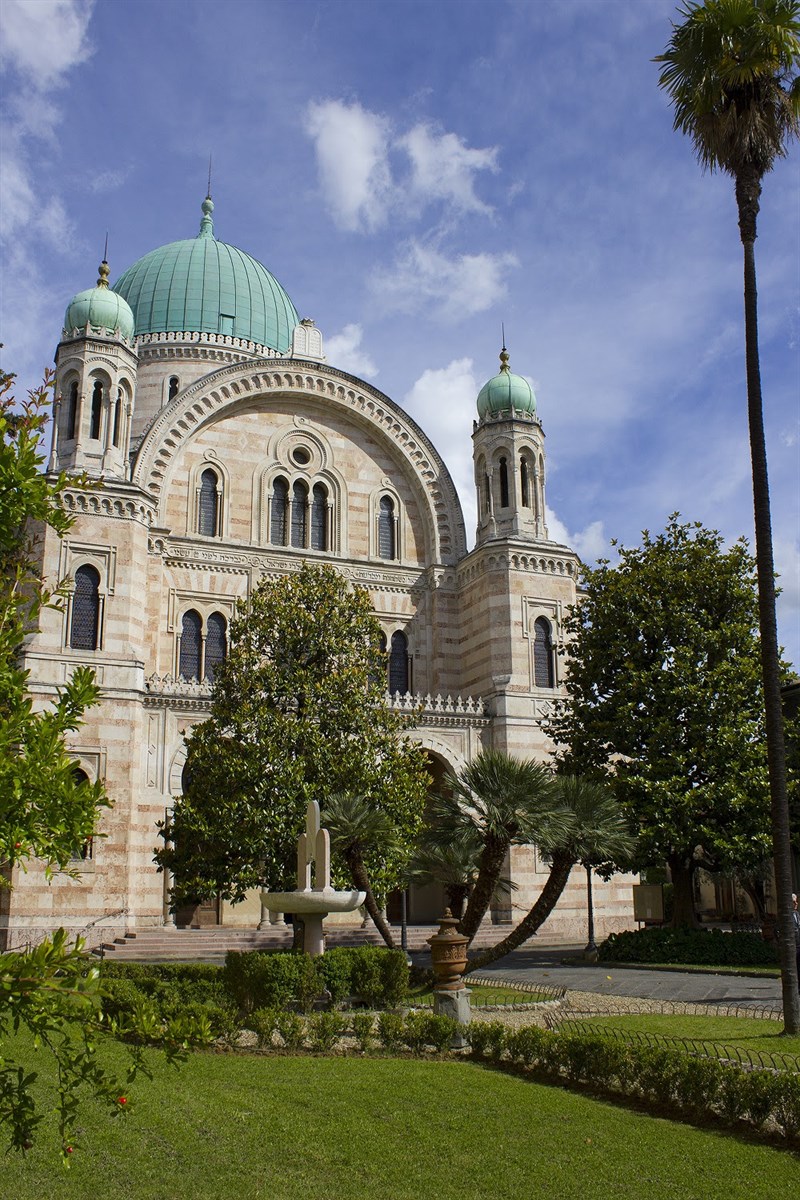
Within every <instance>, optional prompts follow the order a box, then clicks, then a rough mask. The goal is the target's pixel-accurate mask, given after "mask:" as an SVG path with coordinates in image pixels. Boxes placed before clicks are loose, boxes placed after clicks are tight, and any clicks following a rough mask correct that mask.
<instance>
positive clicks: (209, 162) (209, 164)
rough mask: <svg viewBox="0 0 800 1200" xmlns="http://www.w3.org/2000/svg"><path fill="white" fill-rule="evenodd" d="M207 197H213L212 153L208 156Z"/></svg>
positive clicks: (208, 198)
mask: <svg viewBox="0 0 800 1200" xmlns="http://www.w3.org/2000/svg"><path fill="white" fill-rule="evenodd" d="M206 199H207V200H210V199H211V155H210V154H209V156H208V191H207V192H206Z"/></svg>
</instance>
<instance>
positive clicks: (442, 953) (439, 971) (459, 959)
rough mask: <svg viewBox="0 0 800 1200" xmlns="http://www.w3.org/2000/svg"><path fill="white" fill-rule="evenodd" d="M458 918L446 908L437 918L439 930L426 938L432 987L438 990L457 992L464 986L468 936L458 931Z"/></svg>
mask: <svg viewBox="0 0 800 1200" xmlns="http://www.w3.org/2000/svg"><path fill="white" fill-rule="evenodd" d="M457 925H458V918H457V917H454V916H453V914H452V913H451V912H450V909H449V908H448V909H447V910H446V911H445V914H444V916H443V917H440V918H439V932H438V933H435V934H434V935H433V937H429V938H428V945H429V946H430V948H431V958H432V960H433V974H434V980H435V982H434V988H435V989H436V990H437V991H440V992H458V991H460V990H461V989H462V988H463V987H464V978H463V975H464V967H465V966H466V965H467V942H468V941H469V938H467V937H465V935H464V934H463V933H458V931H457V929H456V926H457Z"/></svg>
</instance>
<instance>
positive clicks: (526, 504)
mask: <svg viewBox="0 0 800 1200" xmlns="http://www.w3.org/2000/svg"><path fill="white" fill-rule="evenodd" d="M519 481H520V485H521V487H522V507H523V508H530V507H531V485H530V480H529V478H528V464H527V463H526V461H525V459H524V458H520V460H519Z"/></svg>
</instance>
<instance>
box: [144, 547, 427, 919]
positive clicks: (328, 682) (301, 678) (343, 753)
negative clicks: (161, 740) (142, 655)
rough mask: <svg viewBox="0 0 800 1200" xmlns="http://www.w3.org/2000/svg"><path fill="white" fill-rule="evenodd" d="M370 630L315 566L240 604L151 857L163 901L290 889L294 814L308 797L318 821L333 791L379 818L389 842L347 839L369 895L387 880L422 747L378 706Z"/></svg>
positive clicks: (420, 793) (409, 810)
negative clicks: (160, 871) (163, 877)
mask: <svg viewBox="0 0 800 1200" xmlns="http://www.w3.org/2000/svg"><path fill="white" fill-rule="evenodd" d="M380 634H381V630H380V626H379V624H378V621H377V619H376V618H375V617H374V615H373V613H372V606H371V603H370V599H369V595H368V593H367V592H366V591H365V590H364V589H363V588H360V587H351V586H350V584H349V583H348V582H347V581H346V580H345V579H344V578H343V576H342V575H341V574H340V573H339V572H338V571H336V570H334V569H333V568H332V567H328V566H321V567H316V566H309V565H308V564H306V563H304V564H303V565H302V566H301V568H300V569H299V570H298V571H297V572H296V573H294V574H291V575H282V576H279V577H277V578H275V579H267V580H265V581H264V582H262V583H261V584H260V585H259V586H258V587H257V588H256V589H255V590H254V592H253V594H252V595H251V596H250V598H249V600H248V601H247V602H246V603H245V602H242V603H240V605H239V607H238V610H237V614H236V617H235V618H234V620H233V621H232V622H231V629H230V651H229V654H228V657H227V659H226V661H225V662H224V663H222V664H221V665H220V666H219V667H218V668H217V671H216V674H215V677H214V687H213V693H212V700H211V715H210V717H209V719H208V720H207V721H204V722H203V723H202V724H200V725H198V726H196V727H195V728H194V729H193V730H192V732H191V734H190V735H189V737H188V739H187V751H188V758H187V768H188V770H187V772H186V776H187V778H186V786H185V790H184V794H183V795H182V796H179V797H177V798H176V800H175V805H174V809H173V814H172V818H171V821H170V822H169V827H168V828H162V830H161V833H162V836H163V838H164V846H163V848H162V849H160V850H158V851H157V853H156V860H157V862H158V863H159V865H160V866H161V867H162V868H168V869H169V870H170V871H171V872H172V875H173V879H174V887H173V900H174V902H175V903H176V904H178V903H181V902H183V901H187V900H190V901H196V900H199V899H202V898H204V897H208V896H213V895H221V896H223V897H224V898H226V899H229V900H231V901H233V902H234V903H235V902H237V901H240V900H242V899H243V898H244V896H245V893H246V892H247V891H248V890H249V889H251V888H257V887H258V888H269V889H273V890H279V891H283V890H285V889H286V888H287V887H292V886H294V877H295V871H296V841H297V836H298V834H299V833H300V831H301V829H302V826H303V821H304V817H305V812H306V806H307V804H308V802H309V800H317V801H319V803H320V806H321V808H322V810H323V817H324V810H325V803H326V797H333V796H334V795H335V794H340V793H347V794H349V795H358V796H360V797H362V798H363V799H364V801H365V802H366V803H367V804H368V805H369V806H370V807H371V808H372V809H374V810H376V811H377V812H379V813H381V814H382V815H383V817H384V818H385V819H386V820H387V821H388V823H389V825H390V826H391V828H392V829H393V831H394V832H393V837H392V838H391V839H385V840H382V839H380V838H378V839H368V840H367V841H359V861H360V865H361V866H363V868H364V869H365V870H366V871H367V873H368V877H369V880H370V882H371V889H372V891H374V893H375V894H376V895H377V896H378V897H379V898H383V897H385V896H386V894H387V893H388V892H389V891H390V890H391V889H392V888H394V887H396V886H397V885H398V883H399V882H400V880H401V877H402V872H403V868H404V867H405V863H406V861H407V858H408V855H409V853H410V847H411V844H412V842H413V840H414V838H415V836H416V834H417V831H418V830H419V827H420V825H421V822H422V813H423V808H424V804H425V799H426V796H427V789H428V782H429V779H428V774H427V770H426V766H425V755H424V752H423V751H422V750H421V749H420V748H419V747H417V746H415V745H414V744H412V743H411V742H410V741H409V740H408V739H407V738H405V737H403V728H404V725H403V721H402V719H401V718H399V717H398V716H397V714H395V713H393V712H392V711H391V710H390V709H388V708H387V707H386V705H385V701H384V695H385V667H386V664H385V657H384V656H383V655H382V653H381V651H380V648H379V647H380ZM345 844H347V846H348V853H347V854H342V855H340V859H339V865H340V870H341V871H342V872H343V873H345V872H347V869H348V868H347V866H346V860H347V858H348V856H349V857H350V859H351V860H352V854H351V853H350V848H349V847H350V843H348V842H347V840H346V839H344V840H343V841H342V846H345ZM362 878H363V876H362Z"/></svg>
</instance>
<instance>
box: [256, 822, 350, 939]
mask: <svg viewBox="0 0 800 1200" xmlns="http://www.w3.org/2000/svg"><path fill="white" fill-rule="evenodd" d="M312 875H313V884H314V886H313V887H312V886H311V885H312ZM365 898H366V894H365V893H364V892H356V891H353V892H337V891H334V889H333V888H332V887H331V839H330V834H329V833H328V831H327V829H321V828H320V823H319V804H317V802H316V800H312V801H310V803H309V805H308V808H307V810H306V828H305V832H304V833H301V834H300V837H299V838H298V839H297V889H296V891H294V892H264V893H262V896H261V906H262V908H265V909H267V910H268V911H269V912H273V913H292V914H297V916H298V917H300V918H301V919H302V921H303V925H304V930H303V949H304V950H305V952H306V954H311V955H312V956H313V957H316V956H317V955H319V954H324V953H325V934H324V931H323V928H322V922H323V921H324V920H325V917H327V915H328V913H332V912H335V913H343V912H353V911H354V910H355V909H357V908H358V907H359V905H361V904H363V903H364V900H365Z"/></svg>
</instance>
